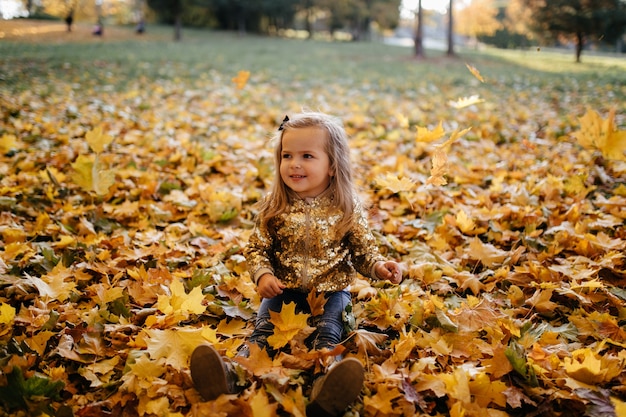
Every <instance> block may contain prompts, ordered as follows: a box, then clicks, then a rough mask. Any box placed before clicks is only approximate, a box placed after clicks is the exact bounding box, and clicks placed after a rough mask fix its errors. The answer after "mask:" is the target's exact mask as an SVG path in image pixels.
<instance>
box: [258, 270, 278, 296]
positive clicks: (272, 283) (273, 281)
mask: <svg viewBox="0 0 626 417" xmlns="http://www.w3.org/2000/svg"><path fill="white" fill-rule="evenodd" d="M283 288H285V284H283V283H282V282H280V280H279V279H278V278H276V276H275V275H272V274H270V273H267V274H263V275H261V278H259V281H258V282H257V288H256V290H257V292H258V293H259V295H260V296H261V297H263V298H272V297H276V296H277V295H279V294H282V293H283Z"/></svg>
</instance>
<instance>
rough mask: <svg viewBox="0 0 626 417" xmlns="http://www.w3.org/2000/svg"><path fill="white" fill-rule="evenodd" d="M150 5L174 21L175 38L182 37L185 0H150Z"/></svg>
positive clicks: (177, 39)
mask: <svg viewBox="0 0 626 417" xmlns="http://www.w3.org/2000/svg"><path fill="white" fill-rule="evenodd" d="M148 7H150V8H151V9H152V10H154V11H156V12H157V13H158V14H160V15H161V16H163V17H164V18H165V19H166V20H168V21H172V22H173V23H174V40H175V41H179V40H180V39H181V38H182V26H183V0H148Z"/></svg>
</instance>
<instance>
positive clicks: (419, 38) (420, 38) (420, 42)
mask: <svg viewBox="0 0 626 417" xmlns="http://www.w3.org/2000/svg"><path fill="white" fill-rule="evenodd" d="M423 22H424V16H423V13H422V0H419V2H418V5H417V28H416V29H415V58H424V57H425V55H424V24H423Z"/></svg>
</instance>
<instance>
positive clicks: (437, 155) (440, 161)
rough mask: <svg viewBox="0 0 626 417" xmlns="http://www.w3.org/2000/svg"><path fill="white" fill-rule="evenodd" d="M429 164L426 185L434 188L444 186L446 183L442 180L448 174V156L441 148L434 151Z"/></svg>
mask: <svg viewBox="0 0 626 417" xmlns="http://www.w3.org/2000/svg"><path fill="white" fill-rule="evenodd" d="M431 162H432V168H431V169H430V177H428V179H427V180H426V184H430V185H435V186H437V185H446V184H447V183H448V181H447V180H446V179H445V178H444V175H445V174H446V173H447V172H448V155H447V154H446V152H445V151H444V150H443V148H437V149H436V150H435V152H434V153H433V156H432V159H431Z"/></svg>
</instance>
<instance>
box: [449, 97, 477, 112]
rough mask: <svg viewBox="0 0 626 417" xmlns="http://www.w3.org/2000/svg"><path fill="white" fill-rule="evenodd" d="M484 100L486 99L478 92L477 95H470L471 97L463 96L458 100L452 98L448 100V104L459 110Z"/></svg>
mask: <svg viewBox="0 0 626 417" xmlns="http://www.w3.org/2000/svg"><path fill="white" fill-rule="evenodd" d="M484 101H485V100H483V99H482V98H480V96H479V95H478V94H476V95H473V96H469V97H461V98H459V99H458V100H456V101H452V100H450V101H449V102H448V105H449V106H450V107H454V108H455V109H457V110H458V109H462V108H465V107H469V106H472V105H474V104H478V103H482V102H484Z"/></svg>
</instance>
